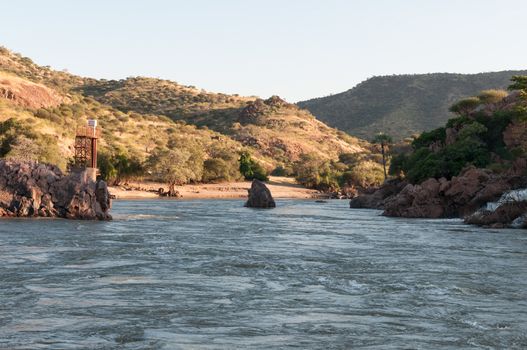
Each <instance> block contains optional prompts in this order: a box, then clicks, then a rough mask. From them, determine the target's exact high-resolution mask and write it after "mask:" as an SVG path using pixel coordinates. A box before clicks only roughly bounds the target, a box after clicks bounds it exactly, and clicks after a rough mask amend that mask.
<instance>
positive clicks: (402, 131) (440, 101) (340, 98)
mask: <svg viewBox="0 0 527 350" xmlns="http://www.w3.org/2000/svg"><path fill="white" fill-rule="evenodd" d="M526 74H527V71H503V72H493V73H480V74H447V73H434V74H417V75H393V76H379V77H373V78H371V79H368V80H366V81H364V82H362V83H360V84H358V85H357V86H355V87H354V88H352V89H350V90H348V91H345V92H342V93H339V94H335V95H331V96H327V97H321V98H315V99H311V100H308V101H302V102H299V103H298V105H299V106H300V107H301V108H306V109H308V110H309V111H310V112H311V113H313V114H314V115H315V116H316V117H317V118H318V119H320V120H321V121H323V122H325V123H327V124H328V125H330V126H333V127H336V128H339V129H341V130H344V131H346V132H348V133H349V134H351V135H354V136H357V137H361V138H365V139H368V140H369V139H371V138H373V136H374V135H375V134H377V133H379V132H383V133H386V134H389V135H392V136H393V137H394V138H395V139H397V140H401V139H403V138H406V137H409V136H411V135H412V134H418V133H421V132H423V131H429V130H432V129H434V128H437V127H440V126H442V125H443V124H444V123H445V122H446V121H447V120H448V119H449V118H450V117H451V115H450V114H449V112H448V108H449V107H450V106H451V105H452V104H453V103H454V102H456V101H457V100H459V99H461V98H464V97H467V96H473V95H476V94H478V93H479V92H480V91H481V90H485V89H504V88H506V87H507V85H508V84H509V80H510V79H511V77H512V76H513V75H526Z"/></svg>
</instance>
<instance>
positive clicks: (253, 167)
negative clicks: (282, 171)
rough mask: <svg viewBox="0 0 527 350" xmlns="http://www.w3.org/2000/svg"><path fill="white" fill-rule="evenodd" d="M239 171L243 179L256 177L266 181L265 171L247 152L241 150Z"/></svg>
mask: <svg viewBox="0 0 527 350" xmlns="http://www.w3.org/2000/svg"><path fill="white" fill-rule="evenodd" d="M239 162H240V173H241V174H242V175H243V177H244V178H245V180H253V179H257V180H260V181H268V180H269V178H268V177H267V171H265V169H264V168H263V167H262V166H261V165H260V163H258V162H256V161H255V160H253V159H252V157H251V155H250V153H249V152H242V154H241V155H240V160H239Z"/></svg>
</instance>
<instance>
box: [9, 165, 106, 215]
mask: <svg viewBox="0 0 527 350" xmlns="http://www.w3.org/2000/svg"><path fill="white" fill-rule="evenodd" d="M109 208H110V200H109V194H108V188H107V187H106V185H105V184H104V185H103V184H102V183H100V182H99V183H98V184H96V183H95V182H94V181H92V180H91V179H90V178H89V177H88V176H87V174H86V172H85V171H77V172H72V173H71V174H68V175H65V174H63V173H62V171H61V170H60V169H59V168H57V167H56V166H54V165H48V164H40V163H37V162H21V161H12V160H0V216H8V217H60V218H67V219H88V220H94V219H99V220H110V219H111V216H110V214H109V213H108V211H109Z"/></svg>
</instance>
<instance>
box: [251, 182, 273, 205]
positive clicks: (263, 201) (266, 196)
mask: <svg viewBox="0 0 527 350" xmlns="http://www.w3.org/2000/svg"><path fill="white" fill-rule="evenodd" d="M248 191H249V198H248V199H247V202H246V203H245V206H246V207H249V208H274V207H276V204H275V202H274V199H273V196H272V195H271V191H269V189H268V188H267V186H265V184H264V183H263V182H262V181H260V180H256V179H254V180H253V183H252V185H251V188H250V189H249V190H248Z"/></svg>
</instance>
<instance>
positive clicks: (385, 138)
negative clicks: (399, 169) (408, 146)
mask: <svg viewBox="0 0 527 350" xmlns="http://www.w3.org/2000/svg"><path fill="white" fill-rule="evenodd" d="M392 142H393V140H392V138H391V137H390V136H389V135H386V134H385V133H382V132H381V133H378V134H377V135H375V137H374V138H373V141H372V143H375V144H379V145H381V154H382V167H383V170H384V180H386V179H387V178H388V173H387V172H386V148H387V147H388V146H389V145H390V144H391V143H392Z"/></svg>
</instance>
